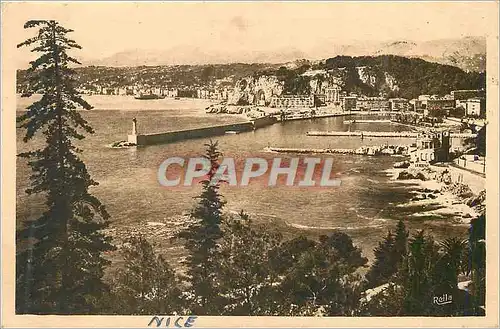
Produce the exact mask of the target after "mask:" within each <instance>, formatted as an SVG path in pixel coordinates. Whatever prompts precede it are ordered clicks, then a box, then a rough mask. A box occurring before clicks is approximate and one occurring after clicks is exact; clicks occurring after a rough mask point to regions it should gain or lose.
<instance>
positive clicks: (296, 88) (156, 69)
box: [18, 45, 486, 99]
mask: <svg viewBox="0 0 500 329" xmlns="http://www.w3.org/2000/svg"><path fill="white" fill-rule="evenodd" d="M394 46H395V47H399V48H402V47H406V45H394ZM308 70H317V71H320V72H325V74H324V75H326V76H328V77H327V78H326V79H327V80H328V81H326V80H324V79H325V77H322V78H320V77H316V76H314V75H307V74H306V75H303V73H304V72H306V71H308ZM76 72H77V73H78V75H79V77H78V80H79V82H80V87H85V88H86V89H88V90H94V89H93V88H94V87H95V86H101V87H109V88H116V87H126V86H132V85H134V84H139V85H144V86H163V87H168V88H180V89H194V88H198V87H200V86H208V87H210V88H213V87H215V86H216V85H219V86H221V85H222V86H225V87H229V88H232V87H234V86H235V85H236V82H237V81H239V80H240V79H242V78H246V77H250V76H262V75H267V76H277V77H278V81H280V82H281V83H283V84H284V90H285V92H289V93H308V92H309V90H310V86H311V83H313V84H314V81H312V80H315V79H316V80H317V81H316V82H318V81H319V80H322V81H321V82H320V83H323V82H324V83H332V84H336V85H340V86H341V87H342V89H343V90H345V91H348V92H357V93H360V94H364V95H369V96H378V95H384V96H387V97H405V98H408V99H410V98H414V97H417V96H418V95H420V94H437V95H444V94H447V93H449V92H450V91H451V90H456V89H478V88H484V87H485V81H486V80H485V74H484V73H478V72H465V71H463V70H462V69H460V68H458V67H455V66H451V65H443V64H439V63H433V62H428V61H425V60H422V59H419V58H406V57H402V56H394V55H379V56H356V57H351V56H336V57H331V58H328V59H326V60H323V61H308V60H297V61H293V62H288V63H284V64H244V63H232V64H217V65H176V66H138V67H101V66H90V67H82V68H77V69H76ZM326 72H328V74H326ZM25 81H26V80H25V71H18V88H19V89H20V90H21V89H23V87H22V86H23V84H24V83H25ZM315 85H316V86H317V83H316V84H315Z"/></svg>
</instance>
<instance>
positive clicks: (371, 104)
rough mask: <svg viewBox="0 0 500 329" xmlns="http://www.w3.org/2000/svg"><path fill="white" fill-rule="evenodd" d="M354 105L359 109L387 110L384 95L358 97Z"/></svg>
mask: <svg viewBox="0 0 500 329" xmlns="http://www.w3.org/2000/svg"><path fill="white" fill-rule="evenodd" d="M356 107H357V108H358V110H361V111H387V110H389V101H388V100H387V99H386V98H384V97H359V98H358V99H357V100H356Z"/></svg>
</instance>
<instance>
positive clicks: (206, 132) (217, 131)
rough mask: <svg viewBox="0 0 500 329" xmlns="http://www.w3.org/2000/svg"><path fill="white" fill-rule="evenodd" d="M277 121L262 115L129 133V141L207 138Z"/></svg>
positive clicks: (159, 141) (172, 140)
mask: <svg viewBox="0 0 500 329" xmlns="http://www.w3.org/2000/svg"><path fill="white" fill-rule="evenodd" d="M276 121H277V119H276V118H275V117H261V118H256V119H252V120H250V121H248V122H241V123H233V124H227V125H218V126H210V127H204V128H195V129H185V130H174V131H167V132H163V133H155V134H137V135H128V142H129V143H134V144H136V145H153V144H163V143H174V142H178V141H182V140H186V139H195V138H206V137H212V136H221V135H225V134H226V133H227V132H235V133H242V132H247V131H253V130H255V129H258V128H262V127H266V126H269V125H272V124H274V123H275V122H276Z"/></svg>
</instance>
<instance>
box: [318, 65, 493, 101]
mask: <svg viewBox="0 0 500 329" xmlns="http://www.w3.org/2000/svg"><path fill="white" fill-rule="evenodd" d="M361 66H367V67H369V68H370V69H371V70H370V72H368V73H369V75H371V76H374V77H376V81H377V83H376V84H375V85H374V86H370V85H367V84H365V83H363V82H362V81H361V80H360V79H359V76H358V73H357V71H356V67H361ZM325 68H326V69H333V70H338V69H339V68H343V75H344V77H345V78H344V81H345V82H346V86H345V89H346V90H348V91H353V92H361V93H363V94H367V95H378V94H379V93H380V92H381V91H382V92H383V91H384V90H387V85H386V79H385V76H384V75H385V72H386V73H387V74H389V75H390V76H392V77H393V78H394V79H395V81H397V86H398V89H399V90H392V91H390V92H389V93H388V95H387V96H388V97H404V98H407V99H411V98H415V97H417V96H418V95H421V94H436V95H445V94H448V93H449V92H450V91H451V90H457V89H481V88H485V86H486V75H485V73H477V72H469V73H467V72H464V71H462V70H461V69H459V68H457V67H455V66H450V65H442V64H437V63H432V62H427V61H424V60H422V59H417V58H406V57H401V56H393V55H382V56H376V57H373V56H359V57H350V56H337V57H334V58H329V59H327V60H326V63H325Z"/></svg>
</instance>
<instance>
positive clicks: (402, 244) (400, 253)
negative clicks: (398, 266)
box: [394, 220, 409, 261]
mask: <svg viewBox="0 0 500 329" xmlns="http://www.w3.org/2000/svg"><path fill="white" fill-rule="evenodd" d="M408 235H409V232H408V231H407V230H406V226H405V223H404V222H403V221H402V220H400V221H398V225H397V226H396V234H395V237H394V248H395V254H396V256H397V257H399V258H398V259H399V261H401V260H402V258H403V257H404V256H406V253H407V249H408V247H407V245H408Z"/></svg>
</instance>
